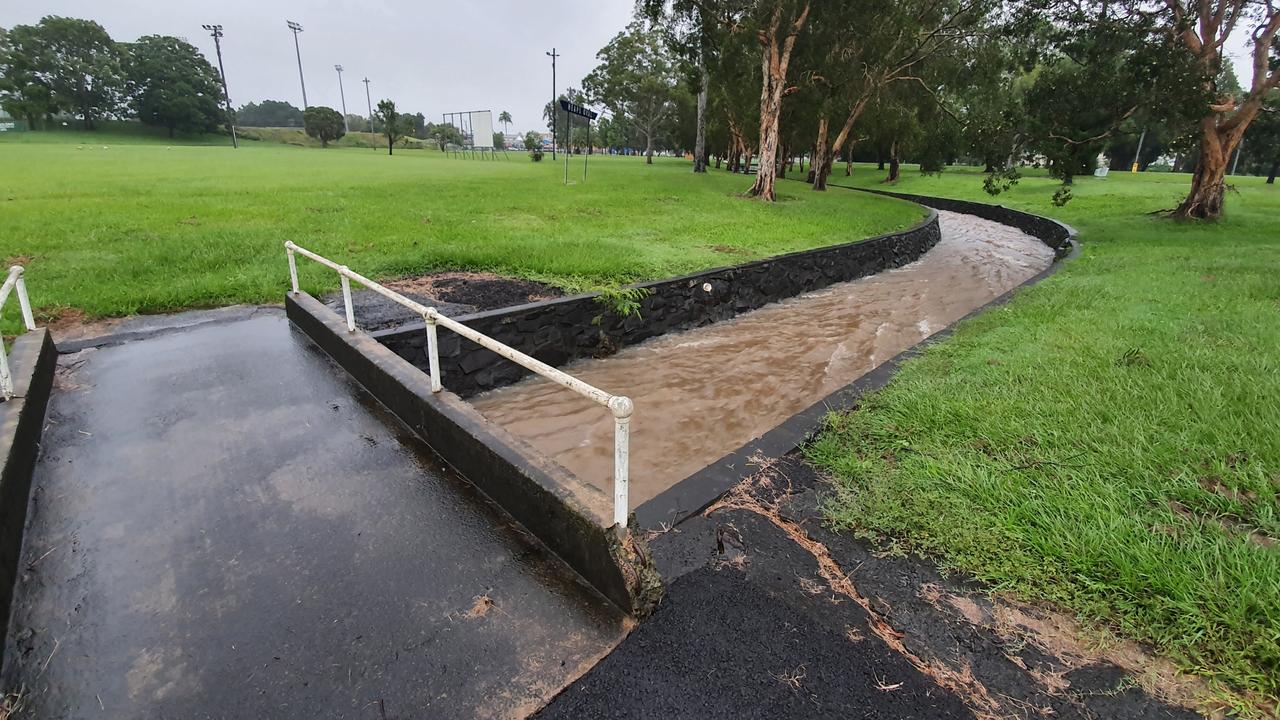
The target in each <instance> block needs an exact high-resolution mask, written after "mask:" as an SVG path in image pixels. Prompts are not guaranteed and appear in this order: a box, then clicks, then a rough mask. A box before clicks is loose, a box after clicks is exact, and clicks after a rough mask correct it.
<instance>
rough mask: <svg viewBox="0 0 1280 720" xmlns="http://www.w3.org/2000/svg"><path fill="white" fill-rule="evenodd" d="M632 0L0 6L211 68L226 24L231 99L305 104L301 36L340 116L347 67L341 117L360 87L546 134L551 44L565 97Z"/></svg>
mask: <svg viewBox="0 0 1280 720" xmlns="http://www.w3.org/2000/svg"><path fill="white" fill-rule="evenodd" d="M633 7H634V0H538V2H531V1H529V0H486V1H485V2H476V1H475V0H461V1H459V0H453V1H452V2H443V1H441V0H418V1H417V2H407V1H406V0H362V1H360V2H354V1H348V2H339V1H338V0H316V1H314V2H303V1H302V0H296V1H287V2H278V1H276V0H222V1H221V2H217V3H207V2H201V3H196V2H191V1H190V0H177V1H176V2H175V1H172V0H171V1H170V2H164V3H160V2H146V3H143V2H129V1H127V0H38V1H37V2H18V1H17V0H13V1H12V2H10V1H9V0H3V1H0V26H4V27H11V26H13V25H17V24H31V23H35V22H38V21H39V20H40V18H41V17H42V16H44V15H65V16H70V17H79V18H87V19H91V20H96V21H98V22H99V23H101V24H102V26H103V27H105V28H106V29H107V32H109V33H111V37H112V38H114V39H115V40H117V41H124V42H129V41H133V40H136V39H137V38H138V37H139V36H142V35H176V36H178V37H184V38H186V39H187V41H188V42H190V43H192V44H193V45H195V46H196V47H198V48H200V49H201V50H203V51H204V53H205V55H206V56H207V57H208V58H209V61H210V62H212V63H215V64H216V62H217V61H216V58H215V56H214V49H213V40H212V39H211V38H210V37H209V34H208V33H207V32H206V31H204V30H202V29H201V28H200V26H201V25H202V24H206V23H208V24H215V23H221V24H222V26H223V32H224V34H225V35H224V37H223V39H222V57H223V62H224V63H225V64H226V69H227V84H228V85H229V87H230V90H231V102H232V104H234V105H235V106H237V107H239V106H240V105H243V104H245V103H247V102H249V101H260V100H265V99H271V100H287V101H288V102H291V103H293V104H294V105H296V106H298V107H301V106H302V90H301V89H300V87H299V83H298V64H297V59H296V58H295V56H294V49H293V34H292V33H291V32H290V31H289V29H288V28H287V27H286V26H285V20H295V21H297V22H298V23H301V24H302V27H303V32H302V33H301V34H299V35H298V42H299V44H300V45H301V48H302V69H303V72H304V73H305V76H306V83H307V100H308V102H310V104H312V105H328V106H329V107H333V108H340V107H341V102H340V100H339V96H338V77H337V73H336V72H334V69H333V66H334V65H335V64H341V65H342V66H343V68H344V69H345V72H344V73H343V85H344V86H345V88H346V96H347V110H348V111H349V112H352V113H356V114H360V115H366V114H367V110H366V105H365V93H364V84H363V83H361V82H360V81H361V80H362V79H364V78H365V77H368V78H369V82H370V84H369V93H370V96H371V97H372V98H373V104H374V105H377V104H378V100H379V99H381V98H391V99H392V100H395V101H396V106H397V107H398V109H400V110H407V111H409V112H421V113H423V114H424V115H426V116H427V119H428V120H430V121H434V122H439V121H440V115H441V113H445V112H454V111H462V110H492V111H493V114H494V126H495V129H498V124H497V116H498V113H499V112H501V111H503V110H507V111H509V112H510V113H511V115H512V119H513V120H514V124H513V126H512V128H511V130H512V131H513V132H514V131H516V130H519V131H522V132H523V131H525V130H533V129H539V130H545V129H546V128H545V127H544V125H543V123H542V121H541V115H542V107H543V105H545V104H546V102H547V100H549V99H550V96H551V58H549V57H547V56H546V55H544V54H543V53H544V52H547V51H549V50H551V48H552V47H553V46H554V47H555V48H556V51H557V52H558V53H560V54H561V55H562V56H563V57H561V58H559V59H558V60H557V61H556V81H557V83H558V86H559V88H560V89H561V90H563V89H564V88H565V87H566V86H567V85H574V86H575V87H576V86H578V85H580V83H581V81H582V78H583V77H584V76H585V75H586V74H587V73H588V72H590V71H591V69H592V68H593V67H595V54H596V52H597V51H598V50H599V49H600V48H601V47H603V46H604V45H605V44H606V43H608V42H609V39H610V38H611V37H613V35H614V34H615V33H617V32H618V31H619V30H621V29H622V28H623V26H625V25H626V24H627V22H628V21H629V20H630V18H631V13H632V8H633Z"/></svg>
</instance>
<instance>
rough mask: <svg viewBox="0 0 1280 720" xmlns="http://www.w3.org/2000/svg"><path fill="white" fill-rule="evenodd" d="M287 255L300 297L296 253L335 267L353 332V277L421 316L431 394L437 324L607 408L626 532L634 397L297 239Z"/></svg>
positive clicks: (618, 518)
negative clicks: (524, 349)
mask: <svg viewBox="0 0 1280 720" xmlns="http://www.w3.org/2000/svg"><path fill="white" fill-rule="evenodd" d="M284 249H285V254H286V255H287V256H288V258H289V282H290V284H291V285H292V288H293V293H294V294H295V295H296V294H298V292H299V289H298V264H297V260H296V259H295V257H294V256H295V255H302V256H304V257H307V258H310V259H312V260H314V261H316V262H318V263H320V264H321V265H324V266H325V267H328V268H330V269H332V270H335V271H336V272H337V273H338V277H339V279H340V280H341V281H342V304H343V308H344V314H345V316H346V320H347V331H348V332H355V330H356V317H355V311H354V310H353V309H352V305H351V281H352V280H355V281H356V282H358V283H360V284H361V285H363V286H365V287H367V288H369V289H370V290H372V291H374V292H376V293H378V294H379V295H381V296H383V297H385V298H387V299H389V300H392V301H393V302H396V303H399V304H400V305H403V306H404V307H406V308H409V309H410V310H412V311H413V312H414V313H416V314H417V315H419V316H421V317H422V320H423V322H424V323H426V326H427V364H428V368H429V375H430V377H431V392H433V393H435V392H440V390H441V389H442V387H443V386H442V384H441V378H440V349H439V343H438V341H437V339H436V328H437V327H438V326H443V327H445V328H447V329H448V330H451V331H453V332H454V333H456V334H458V335H460V336H461V337H464V338H466V339H467V340H470V341H471V342H474V343H475V344H477V345H479V346H481V347H484V348H487V349H488V350H491V351H493V352H495V353H497V354H498V355H501V356H502V357H504V358H506V359H508V360H510V361H512V362H514V363H516V364H517V365H521V366H523V367H525V368H527V369H528V370H531V371H533V372H535V373H537V374H538V375H541V376H542V377H544V378H546V379H548V380H550V381H551V382H554V383H556V384H557V385H561V386H563V387H566V388H568V389H570V390H572V391H574V392H576V393H578V394H579V395H582V396H584V397H586V398H588V399H590V400H592V401H594V402H595V403H597V404H599V405H603V406H604V407H606V408H608V409H609V411H610V412H611V413H612V414H613V522H614V524H615V525H616V526H617V527H618V528H619V529H620V530H625V529H626V527H627V513H628V510H629V508H628V499H627V484H628V472H629V470H628V466H629V458H630V435H631V429H630V428H631V413H632V410H633V406H632V403H631V399H630V398H628V397H626V396H623V395H611V394H609V393H607V392H605V391H604V390H601V389H600V388H597V387H595V386H593V385H589V384H587V383H585V382H583V381H581V380H579V379H577V378H575V377H573V376H572V375H569V374H568V373H565V372H561V371H560V370H557V369H556V368H553V367H551V366H550V365H548V364H546V363H544V362H542V361H541V360H537V359H535V358H533V357H530V356H528V355H526V354H524V353H522V352H520V351H519V350H516V349H515V348H513V347H510V346H508V345H504V344H503V343H501V342H498V341H497V340H494V339H493V338H491V337H489V336H488V335H485V334H483V333H479V332H476V331H475V330H472V329H471V328H469V327H467V326H466V325H463V324H462V323H460V322H457V321H455V320H451V319H450V318H447V317H445V316H444V315H441V314H440V313H438V312H437V311H436V309H435V308H433V307H427V306H425V305H423V304H421V303H418V302H414V301H413V300H410V299H409V298H407V297H405V296H403V295H401V294H400V293H398V292H396V291H394V290H392V289H390V288H388V287H385V286H383V285H380V284H379V283H376V282H374V281H373V280H370V279H369V278H367V277H365V276H363V275H361V274H359V273H357V272H355V271H353V270H351V268H349V267H347V266H346V265H339V264H338V263H335V262H333V261H332V260H329V259H328V258H325V257H322V256H320V255H317V254H316V253H313V252H311V251H310V250H307V249H306V248H303V247H300V246H298V245H296V244H294V243H293V242H286V243H285V244H284Z"/></svg>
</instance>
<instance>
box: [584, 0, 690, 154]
mask: <svg viewBox="0 0 1280 720" xmlns="http://www.w3.org/2000/svg"><path fill="white" fill-rule="evenodd" d="M596 59H597V60H599V61H600V64H599V65H597V66H596V68H595V69H594V70H592V71H591V73H590V74H589V75H587V77H586V78H584V79H583V81H582V88H583V90H584V91H585V93H586V96H587V99H588V100H589V101H591V102H593V103H597V104H599V105H603V106H604V107H605V108H607V109H608V110H609V112H610V113H611V114H612V115H613V116H614V117H615V118H617V117H623V118H626V119H627V123H628V125H629V127H630V128H631V129H632V130H633V131H634V132H636V133H638V134H639V136H640V138H641V139H643V140H644V146H645V149H644V154H645V162H646V163H649V164H652V163H653V150H654V144H655V141H657V140H659V139H660V138H662V137H663V136H664V135H667V134H669V133H670V131H671V128H672V126H673V124H674V123H675V120H676V111H677V104H676V93H677V86H678V83H679V78H678V77H677V74H676V63H675V59H674V58H673V57H672V55H671V53H670V51H669V50H668V49H667V47H666V45H665V44H664V43H663V42H662V40H661V38H660V37H659V34H658V33H656V32H654V31H653V30H652V29H651V28H650V27H648V26H647V24H646V23H644V22H641V21H635V22H632V23H631V24H630V25H628V26H627V27H626V29H625V30H623V31H622V32H620V33H618V34H617V35H615V36H614V37H613V39H612V40H610V41H609V44H608V45H605V46H604V48H602V49H601V50H600V52H599V53H597V54H596Z"/></svg>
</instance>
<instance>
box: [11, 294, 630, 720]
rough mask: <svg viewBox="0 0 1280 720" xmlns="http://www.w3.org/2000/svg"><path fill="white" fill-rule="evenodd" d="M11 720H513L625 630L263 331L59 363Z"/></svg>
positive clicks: (261, 322)
mask: <svg viewBox="0 0 1280 720" xmlns="http://www.w3.org/2000/svg"><path fill="white" fill-rule="evenodd" d="M33 487H34V490H33V500H32V506H31V511H30V519H29V527H28V530H27V536H26V541H25V545H24V548H23V560H22V565H21V569H20V578H19V581H18V585H17V588H16V589H15V599H14V610H13V615H12V618H11V620H10V630H9V639H8V643H9V645H8V647H7V649H6V654H5V659H6V663H5V667H4V669H3V683H4V689H5V690H6V691H7V692H9V693H20V694H21V697H20V700H19V703H18V704H19V706H20V707H22V708H23V710H22V711H21V712H19V713H18V714H17V715H16V717H32V718H42V719H53V718H88V717H107V718H142V717H147V718H151V717H156V718H158V717H183V718H213V717H219V718H221V717H280V718H316V717H326V718H329V717H333V718H343V717H345V718H385V717H398V718H407V717H477V716H478V717H505V716H512V717H520V716H523V715H525V714H527V713H529V712H531V711H533V710H535V709H537V708H538V707H540V706H541V705H542V703H543V702H545V700H546V699H547V698H549V697H550V696H551V695H552V694H554V693H555V691H556V690H557V689H558V688H560V687H561V686H563V685H564V684H565V683H567V682H569V681H571V680H572V679H573V678H574V677H576V676H577V675H578V674H580V673H581V672H583V671H585V670H586V669H587V668H588V667H590V665H591V664H592V663H593V662H594V660H595V659H596V658H598V657H599V656H600V655H602V654H603V653H604V652H607V650H608V649H609V648H611V647H613V645H614V644H615V643H616V642H617V641H618V640H619V639H620V638H621V636H622V634H623V632H624V627H623V620H622V618H621V617H620V616H619V615H617V614H616V613H614V612H612V611H610V610H609V609H608V606H606V605H605V603H604V602H603V601H602V600H601V599H600V598H599V597H598V596H596V595H594V594H592V593H590V592H589V591H587V590H585V589H583V588H582V587H581V586H580V585H578V584H577V583H576V582H575V581H574V580H573V579H572V578H571V576H570V575H569V574H568V573H567V571H565V570H564V569H563V568H562V566H560V565H558V564H557V563H555V562H553V561H552V560H551V559H549V558H548V557H547V556H546V555H545V554H544V551H542V550H541V549H540V548H539V547H538V546H536V545H535V544H533V543H532V542H530V541H529V540H528V539H527V538H526V537H525V536H523V535H522V533H521V532H519V531H518V530H517V529H516V528H514V527H512V526H511V525H510V524H509V522H508V521H506V520H505V519H504V516H502V515H501V514H499V513H497V512H496V511H494V510H493V509H492V508H491V507H490V506H489V505H487V504H486V503H485V502H484V501H483V500H482V499H481V498H478V497H477V496H476V494H475V493H474V492H473V491H471V490H470V488H469V486H468V485H467V484H465V483H464V482H462V481H461V480H460V479H459V478H457V477H455V476H453V475H452V474H451V473H450V472H448V471H447V470H445V469H444V468H442V467H441V466H440V465H439V464H438V462H437V461H436V459H435V458H434V456H432V455H431V454H430V451H429V450H427V449H426V448H425V446H423V445H422V444H421V443H420V442H418V441H417V440H416V439H415V438H414V437H413V436H412V435H411V434H410V433H409V432H408V431H407V430H405V429H404V428H403V426H401V425H399V424H398V423H397V422H396V421H395V420H394V419H393V418H391V417H390V416H388V415H387V414H385V412H384V411H383V410H382V409H381V408H380V406H378V405H377V404H376V403H375V402H374V401H373V400H372V399H371V398H369V396H368V395H367V394H366V393H365V392H364V391H363V390H362V389H361V388H360V387H359V386H358V385H356V384H355V383H353V382H351V381H350V380H349V379H348V378H347V377H346V375H345V373H344V372H343V371H342V370H341V369H340V368H338V367H337V366H336V365H335V364H333V363H332V362H331V361H330V360H329V359H328V357H327V356H325V355H324V354H323V353H322V352H320V351H319V350H318V349H316V348H315V347H314V346H313V345H312V344H311V343H310V341H309V340H307V339H305V338H304V337H303V336H301V335H300V334H298V333H297V332H295V331H293V330H292V329H291V328H290V326H289V324H288V322H287V321H286V320H285V319H284V317H283V314H282V313H280V312H278V311H268V312H263V311H255V312H252V313H249V314H248V316H247V317H240V318H238V319H235V320H234V321H230V322H221V323H212V324H204V325H198V326H194V327H190V328H186V329H179V330H177V331H174V332H170V333H169V334H164V335H161V336H157V337H152V338H150V339H146V340H135V341H133V342H129V343H126V344H122V345H116V346H112V347H103V348H100V349H90V350H85V351H82V352H80V353H77V354H74V355H66V356H63V357H62V358H61V364H60V367H59V376H58V381H57V388H56V389H55V392H54V396H53V399H52V401H51V405H50V410H49V414H48V418H47V425H46V429H45V433H44V442H43V450H42V455H41V458H40V460H39V464H38V466H37V468H36V471H35V476H34V479H33Z"/></svg>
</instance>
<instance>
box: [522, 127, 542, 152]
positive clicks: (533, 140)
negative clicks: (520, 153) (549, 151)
mask: <svg viewBox="0 0 1280 720" xmlns="http://www.w3.org/2000/svg"><path fill="white" fill-rule="evenodd" d="M541 147H542V138H540V137H538V133H536V132H534V131H532V130H530V131H529V132H527V133H525V134H524V149H525V150H528V151H529V152H533V151H534V150H537V149H539V148H541Z"/></svg>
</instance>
